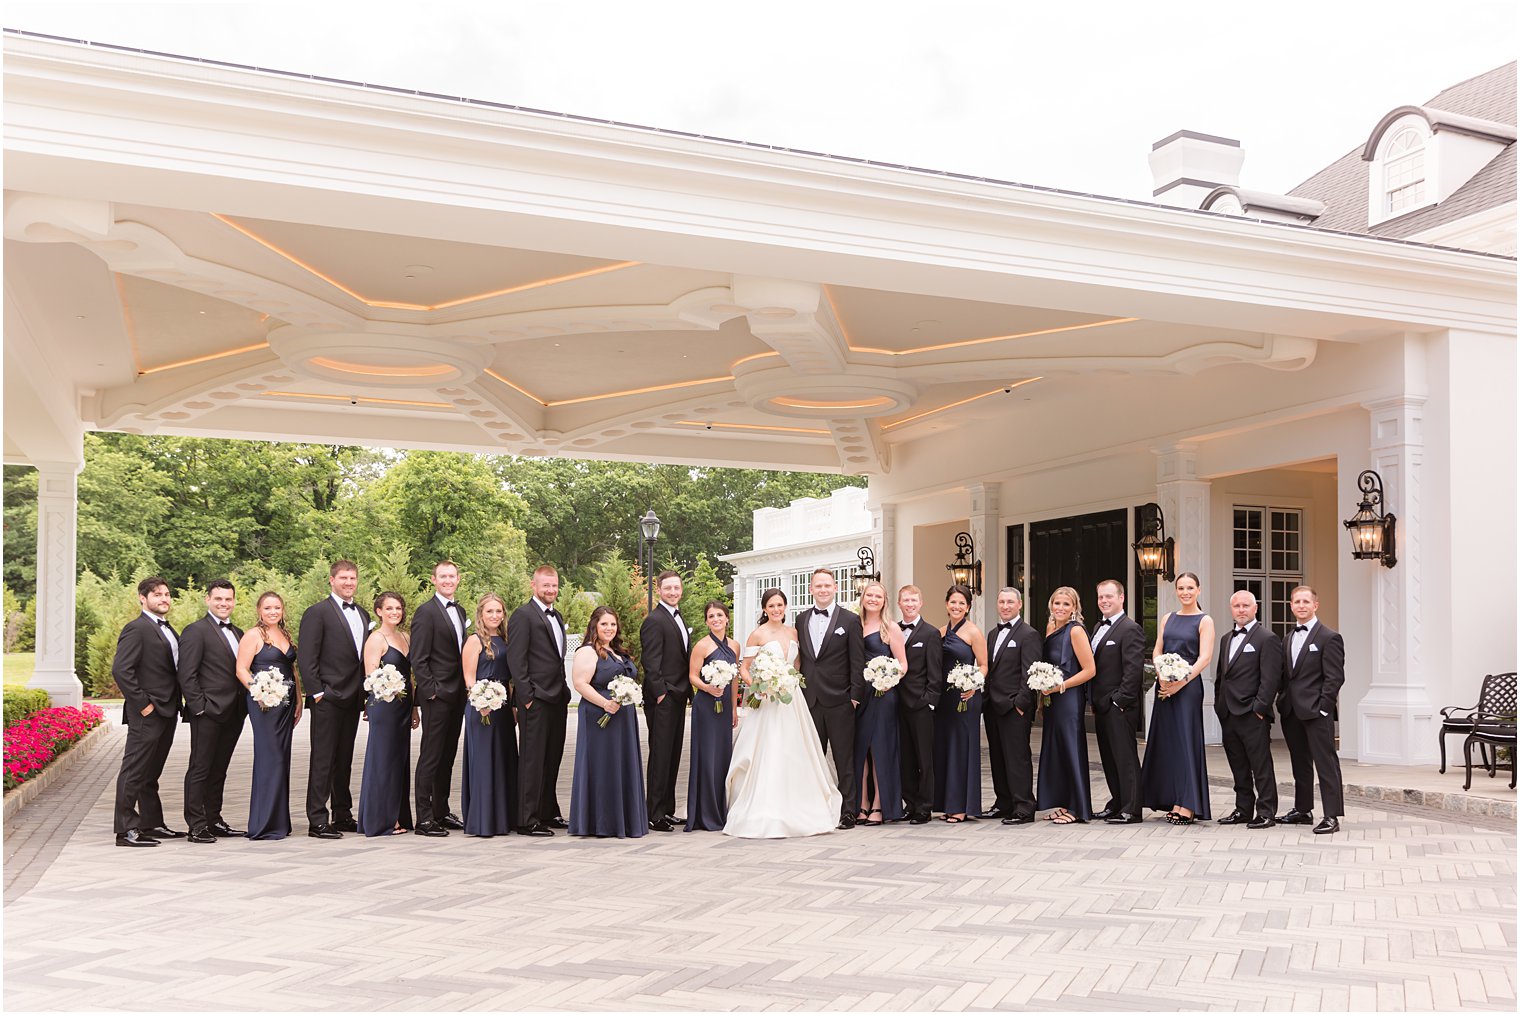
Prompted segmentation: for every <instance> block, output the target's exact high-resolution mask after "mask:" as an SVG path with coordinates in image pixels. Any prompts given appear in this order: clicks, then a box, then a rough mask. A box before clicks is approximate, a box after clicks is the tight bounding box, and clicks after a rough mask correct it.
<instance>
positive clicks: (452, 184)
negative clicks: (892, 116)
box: [4, 35, 1515, 763]
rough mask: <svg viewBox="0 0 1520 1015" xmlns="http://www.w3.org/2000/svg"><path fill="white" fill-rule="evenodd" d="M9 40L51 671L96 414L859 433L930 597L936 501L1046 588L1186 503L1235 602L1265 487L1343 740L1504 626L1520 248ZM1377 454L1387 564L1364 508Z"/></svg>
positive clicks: (689, 455)
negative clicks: (1278, 517) (1336, 703)
mask: <svg viewBox="0 0 1520 1015" xmlns="http://www.w3.org/2000/svg"><path fill="white" fill-rule="evenodd" d="M5 44H6V65H5V86H6V88H5V119H6V136H5V160H6V161H5V173H6V186H7V191H6V196H5V237H6V271H5V396H6V401H5V420H4V422H5V448H4V451H5V460H6V461H7V462H10V463H28V464H34V465H36V466H37V467H38V469H39V473H40V490H41V495H40V500H41V511H40V520H39V551H40V552H39V563H38V635H37V638H38V666H37V676H36V678H35V679H34V683H35V684H37V685H40V686H44V687H47V688H48V689H49V690H50V691H52V692H53V694H54V696H55V698H56V699H59V700H69V699H71V698H72V699H74V700H77V698H78V695H79V690H80V689H79V684H78V682H77V681H76V680H74V677H73V644H74V639H73V619H74V618H73V580H74V563H75V561H74V550H73V546H74V528H75V517H74V477H75V476H76V475H77V472H78V470H79V468H80V467H81V464H82V463H81V456H80V434H81V433H82V432H83V430H84V429H90V428H94V429H108V430H123V431H128V432H140V433H168V434H195V435H205V436H224V437H241V438H258V439H270V440H278V439H299V440H313V441H342V442H352V443H363V444H371V445H376V446H394V447H408V448H438V449H452V450H465V451H480V452H495V453H513V454H528V455H547V454H567V455H576V456H583V457H593V458H619V459H633V460H651V461H666V462H687V463H703V464H717V465H749V466H763V467H772V468H784V469H804V470H840V471H844V472H847V473H853V474H868V475H870V477H871V491H872V494H871V503H872V507H873V510H874V512H875V518H876V526H875V532H874V535H873V539H874V541H875V542H876V544H877V545H876V549H877V560H878V561H879V562H880V566H881V569H882V571H883V575H884V578H885V579H886V580H887V582H888V583H889V585H895V584H902V583H904V582H908V581H914V582H916V583H918V584H920V585H922V586H924V587H925V589H926V590H930V594H929V598H930V599H931V600H932V599H934V598H936V596H935V594H934V592H933V591H932V590H937V589H940V588H942V587H943V584H944V582H945V578H946V575H945V571H944V564H945V563H946V562H947V561H948V560H949V559H950V557H951V556H952V553H953V545H951V544H950V543H947V542H945V541H944V540H943V536H944V535H945V534H946V533H949V534H951V535H953V534H954V532H955V531H957V530H958V529H961V528H964V529H966V530H967V531H969V532H970V533H971V535H972V536H973V538H974V541H975V545H976V547H977V548H978V552H979V559H980V561H981V563H982V565H983V574H984V585H985V586H986V587H987V588H989V589H995V588H996V587H998V586H999V585H1002V584H1008V583H1010V582H1015V583H1020V582H1026V581H1027V582H1029V584H1027V585H1026V588H1027V589H1028V590H1030V591H1033V590H1034V589H1037V588H1040V587H1042V586H1041V585H1040V581H1041V576H1040V571H1039V567H1038V564H1037V562H1036V561H1035V560H1033V559H1031V560H1030V561H1028V563H1029V564H1030V565H1031V570H1029V571H1025V570H1023V565H1024V564H1025V563H1026V561H1025V559H1024V556H1023V555H1024V554H1025V553H1027V552H1031V551H1032V549H1033V546H1034V543H1033V540H1032V534H1031V530H1032V528H1033V527H1034V526H1036V525H1038V524H1041V523H1045V522H1051V521H1055V520H1060V519H1066V518H1077V517H1085V516H1088V515H1096V514H1100V513H1103V512H1113V511H1123V512H1127V513H1128V514H1129V515H1132V514H1133V509H1134V508H1135V507H1137V506H1140V505H1143V504H1146V503H1149V502H1156V503H1158V504H1159V505H1161V507H1162V508H1163V510H1164V512H1165V516H1166V519H1167V523H1168V526H1169V534H1170V535H1173V536H1174V537H1175V538H1176V540H1177V549H1178V560H1177V565H1178V568H1179V569H1182V570H1192V571H1196V572H1198V573H1199V574H1200V575H1201V576H1202V577H1203V580H1204V587H1205V596H1206V604H1207V607H1208V608H1209V609H1210V610H1211V611H1213V612H1215V613H1216V614H1217V613H1219V612H1221V611H1222V609H1223V604H1224V600H1226V599H1227V598H1228V593H1227V592H1225V591H1224V590H1226V589H1229V588H1230V587H1231V586H1232V583H1234V582H1236V581H1238V580H1241V579H1240V575H1241V574H1243V573H1246V572H1250V575H1251V576H1254V575H1255V574H1256V570H1257V569H1253V568H1250V567H1247V568H1245V569H1244V570H1243V569H1242V568H1241V567H1239V566H1237V565H1236V562H1235V559H1234V554H1235V550H1236V549H1237V546H1236V542H1235V541H1236V538H1237V532H1238V531H1239V530H1240V529H1241V526H1239V525H1237V524H1236V519H1235V517H1234V512H1235V511H1236V508H1237V506H1245V507H1248V508H1250V507H1259V508H1260V509H1262V510H1263V511H1264V512H1265V515H1264V516H1263V517H1264V521H1263V522H1262V524H1263V525H1265V526H1266V530H1270V529H1271V522H1272V518H1273V515H1272V512H1273V511H1274V510H1280V511H1283V512H1290V511H1298V512H1300V513H1299V514H1298V515H1297V517H1298V518H1299V519H1300V522H1301V524H1302V526H1303V527H1302V529H1301V530H1300V537H1301V539H1303V540H1304V541H1305V542H1304V543H1303V545H1302V546H1301V550H1302V551H1303V553H1304V554H1305V556H1304V557H1303V558H1302V559H1301V560H1300V561H1299V566H1298V568H1297V569H1296V570H1292V569H1283V568H1277V569H1275V570H1274V569H1273V568H1272V567H1271V566H1264V567H1262V568H1260V569H1259V570H1260V571H1261V580H1262V581H1263V582H1264V583H1265V584H1264V586H1263V589H1264V591H1270V588H1271V585H1270V583H1271V581H1272V580H1273V579H1272V575H1273V574H1292V575H1295V576H1297V577H1298V578H1300V579H1301V580H1305V581H1308V582H1309V583H1310V584H1314V585H1317V586H1318V587H1319V589H1320V594H1321V598H1322V601H1324V603H1325V612H1324V616H1325V619H1326V620H1327V621H1328V622H1330V623H1332V624H1333V625H1334V626H1337V627H1338V628H1339V629H1340V630H1342V632H1343V633H1344V635H1345V637H1346V642H1347V646H1348V654H1349V656H1350V659H1349V661H1348V685H1347V688H1346V690H1345V692H1343V695H1342V716H1341V718H1342V751H1343V753H1344V754H1346V755H1347V756H1349V757H1360V758H1363V759H1366V760H1378V761H1390V762H1402V763H1409V762H1413V761H1416V760H1419V759H1423V758H1425V757H1428V756H1430V755H1432V754H1433V751H1434V744H1435V738H1434V727H1433V726H1432V717H1433V715H1434V714H1435V710H1436V709H1437V708H1438V707H1439V706H1440V705H1442V704H1447V703H1450V702H1451V701H1455V700H1457V699H1469V698H1472V697H1474V694H1473V692H1474V691H1475V689H1476V686H1477V683H1478V681H1479V680H1480V679H1481V677H1482V674H1483V673H1485V672H1489V671H1492V670H1497V669H1513V650H1514V643H1515V617H1514V612H1513V609H1512V606H1511V605H1510V603H1509V601H1508V599H1507V598H1505V597H1492V596H1483V595H1480V594H1478V591H1479V590H1485V589H1489V588H1493V587H1495V586H1498V587H1503V588H1508V587H1511V586H1512V585H1513V581H1514V566H1513V564H1514V559H1515V536H1514V527H1513V525H1512V524H1510V523H1509V522H1508V521H1507V522H1506V523H1505V524H1502V525H1497V526H1480V525H1476V524H1473V523H1472V517H1473V514H1474V512H1475V511H1476V510H1478V509H1479V508H1480V506H1482V505H1489V506H1491V509H1496V510H1498V511H1501V512H1503V513H1504V514H1506V515H1512V514H1513V505H1514V496H1515V438H1514V434H1515V401H1514V372H1515V355H1514V295H1515V289H1514V264H1513V261H1512V260H1511V259H1508V258H1500V257H1494V256H1489V255H1483V254H1476V253H1471V252H1465V251H1459V250H1450V249H1444V248H1438V247H1431V246H1424V245H1419V244H1413V243H1407V242H1398V241H1389V240H1380V239H1374V238H1369V237H1364V236H1354V235H1343V234H1338V233H1333V232H1326V231H1317V230H1313V229H1309V228H1304V227H1301V226H1297V225H1291V224H1287V223H1279V222H1263V221H1257V220H1253V219H1248V218H1244V217H1236V216H1230V215H1222V214H1212V213H1202V212H1190V211H1183V210H1179V209H1174V208H1167V207H1162V206H1159V205H1153V204H1145V203H1138V202H1130V201H1122V200H1116V199H1108V198H1099V197H1092V196H1088V195H1077V194H1069V193H1062V192H1058V191H1051V190H1046V189H1036V188H1027V187H1020V186H1016V185H1011V184H1006V183H1001V182H996V181H989V180H982V179H968V178H964V177H956V176H952V175H947V174H940V173H933V172H927V171H920V170H913V169H907V168H903V167H895V166H883V165H876V164H871V163H866V162H861V161H858V160H851V159H839V158H832V157H828V156H824V155H818V154H812V153H801V152H791V151H782V150H774V149H770V148H766V147H763V146H757V145H747V144H741V143H736V142H730V141H722V140H716V139H709V138H702V137H693V136H690V135H685V134H678V133H671V132H661V131H656V130H649V129H644V128H637V127H630V126H626V125H619V124H610V123H605V122H598V121H590V120H580V119H574V118H570V117H564V116H558V115H553V114H545V113H541V112H535V111H528V110H520V109H514V108H509V107H503V106H498V105H491V104H488V103H479V102H472V101H467V100H462V99H457V98H449V97H443V96H431V95H420V94H415V93H408V92H404V91H397V90H390V89H377V88H372V87H366V86H363V85H358V84H354V83H345V82H332V81H323V80H319V79H313V78H309V77H304V76H293V75H282V74H276V73H271V72H266V71H257V70H253V69H249V68H239V67H229V66H225V65H211V64H205V63H200V62H196V61H193V60H181V59H173V58H166V57H160V56H150V55H144V54H140V53H135V52H125V51H119V50H113V49H110V48H107V47H96V46H88V45H81V44H77V43H68V42H60V41H51V40H44V39H38V38H34V37H23V36H19V35H7V37H6V43H5ZM1367 468H1373V469H1376V470H1377V471H1378V472H1379V473H1380V475H1381V477H1382V480H1383V483H1384V488H1385V493H1386V498H1387V499H1386V504H1385V508H1386V509H1387V510H1390V511H1393V512H1394V513H1395V514H1396V515H1397V516H1398V539H1399V559H1398V563H1397V566H1396V567H1393V568H1387V567H1380V566H1378V565H1376V564H1374V563H1369V562H1360V561H1352V560H1351V559H1350V556H1349V552H1348V551H1347V548H1346V543H1345V538H1344V536H1343V535H1341V534H1340V533H1339V531H1338V525H1339V520H1340V519H1341V518H1344V517H1348V516H1349V515H1350V514H1351V513H1352V511H1354V510H1355V506H1356V504H1357V501H1358V500H1359V499H1360V494H1359V491H1358V490H1357V487H1356V479H1357V476H1358V474H1359V473H1360V472H1361V471H1362V470H1363V469H1367ZM630 510H631V511H632V508H631V509H630ZM1284 517H1285V518H1286V517H1287V515H1286V514H1284ZM1246 522H1247V524H1246V525H1245V531H1246V532H1247V533H1248V535H1249V532H1250V531H1252V530H1251V528H1250V524H1249V523H1250V519H1249V518H1247V519H1246ZM1124 524H1125V526H1126V528H1125V532H1124V534H1123V536H1122V537H1120V536H1118V535H1114V538H1115V539H1120V538H1122V539H1124V540H1126V541H1127V540H1130V539H1132V538H1133V537H1134V535H1135V532H1134V529H1133V521H1132V519H1130V520H1126V521H1125V522H1124ZM1013 528H1018V529H1019V530H1020V531H1019V536H1018V538H1019V540H1020V542H1018V544H1017V546H1015V543H1014V541H1013V533H1012V531H1011V530H1012V529H1013ZM1266 530H1263V529H1262V528H1261V526H1258V528H1257V530H1256V531H1257V532H1258V534H1260V533H1261V532H1263V531H1266ZM1111 534H1112V533H1111ZM1267 539H1268V543H1270V538H1269V536H1268V537H1267ZM1042 545H1043V544H1042ZM1052 545H1054V544H1052ZM1258 545H1260V544H1258ZM1246 549H1250V547H1246ZM1270 549H1271V548H1270V546H1268V547H1267V551H1268V552H1269V554H1270ZM1015 557H1017V558H1018V559H1017V560H1015V559H1014V558H1015ZM1124 560H1125V564H1124V567H1125V568H1126V571H1125V573H1124V574H1120V575H1117V577H1121V578H1126V579H1130V584H1131V586H1133V585H1134V584H1135V583H1134V581H1133V579H1134V577H1135V576H1134V575H1133V574H1132V573H1130V571H1129V568H1130V567H1131V565H1130V563H1129V562H1128V558H1124ZM1248 563H1249V561H1248ZM1015 564H1017V565H1019V568H1020V569H1019V570H1015V569H1014V565H1015ZM1269 564H1270V562H1269ZM1251 580H1255V579H1254V577H1252V578H1251ZM1082 591H1084V593H1086V592H1087V590H1082ZM1159 594H1160V602H1159V603H1158V608H1159V609H1161V610H1164V609H1166V595H1167V591H1166V587H1165V586H1164V585H1163V586H1162V587H1161V589H1160V590H1159ZM1033 598H1034V597H1033V596H1031V599H1033ZM1134 598H1136V599H1138V598H1139V596H1138V595H1136V596H1135V597H1134ZM985 602H986V601H985V600H983V603H982V604H981V609H982V610H983V611H985V610H986V606H985ZM1132 605H1134V604H1132ZM1030 607H1031V609H1030V611H1029V616H1030V619H1031V620H1036V621H1040V620H1043V604H1041V603H1037V602H1031V604H1030Z"/></svg>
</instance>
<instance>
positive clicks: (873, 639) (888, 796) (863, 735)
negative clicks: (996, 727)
mask: <svg viewBox="0 0 1520 1015" xmlns="http://www.w3.org/2000/svg"><path fill="white" fill-rule="evenodd" d="M865 640H866V662H870V661H871V660H872V659H875V658H876V657H877V656H888V657H890V656H891V655H892V648H891V646H890V645H887V644H886V643H885V642H884V641H882V637H881V632H880V631H872V632H871V633H870V634H868V635H866V639H865ZM968 707H969V706H968ZM867 759H869V760H870V761H871V764H872V765H873V766H874V767H875V769H876V795H877V796H879V797H880V798H881V820H883V821H901V820H902V817H903V798H902V740H901V734H900V733H899V732H898V726H897V688H895V687H894V688H892V690H890V691H888V692H887V693H886V694H883V695H882V696H881V697H877V696H876V692H875V691H874V690H872V689H871V685H870V684H867V685H866V700H865V701H862V702H861V703H860V708H859V709H858V710H857V711H856V712H855V785H857V786H859V787H861V789H862V791H863V793H862V795H863V797H864V798H865V799H866V800H870V799H871V792H870V789H869V787H867V786H866V778H867V772H868V770H867V767H866V761H867ZM846 803H847V805H848V806H850V807H854V806H856V805H857V804H858V803H859V801H846Z"/></svg>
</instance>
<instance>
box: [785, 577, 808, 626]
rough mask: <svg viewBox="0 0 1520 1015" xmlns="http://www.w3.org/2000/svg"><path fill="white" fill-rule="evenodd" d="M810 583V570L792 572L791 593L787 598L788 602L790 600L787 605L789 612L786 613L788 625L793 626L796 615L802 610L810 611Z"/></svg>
mask: <svg viewBox="0 0 1520 1015" xmlns="http://www.w3.org/2000/svg"><path fill="white" fill-rule="evenodd" d="M812 582H813V572H812V571H811V570H807V571H793V572H792V573H791V583H792V591H791V594H790V595H789V596H788V597H787V598H788V599H789V600H791V602H790V604H789V612H788V613H787V617H786V619H787V622H788V623H792V624H795V623H796V622H797V614H799V613H801V612H802V611H803V610H809V609H812V607H813V586H812Z"/></svg>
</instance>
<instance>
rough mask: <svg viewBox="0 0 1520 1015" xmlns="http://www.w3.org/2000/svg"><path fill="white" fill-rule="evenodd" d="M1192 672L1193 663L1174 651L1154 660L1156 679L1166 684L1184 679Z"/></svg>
mask: <svg viewBox="0 0 1520 1015" xmlns="http://www.w3.org/2000/svg"><path fill="white" fill-rule="evenodd" d="M1191 672H1193V664H1192V663H1190V662H1188V661H1187V660H1186V659H1184V658H1182V657H1181V656H1180V655H1178V654H1177V653H1175V652H1168V653H1167V654H1166V655H1164V656H1162V657H1161V658H1159V659H1157V660H1156V679H1157V680H1160V681H1164V682H1165V683H1168V684H1175V683H1176V682H1177V681H1179V680H1186V679H1187V678H1188V674H1189V673H1191Z"/></svg>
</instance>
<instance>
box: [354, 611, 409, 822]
mask: <svg viewBox="0 0 1520 1015" xmlns="http://www.w3.org/2000/svg"><path fill="white" fill-rule="evenodd" d="M375 618H376V619H377V620H378V621H379V623H380V626H379V627H378V628H377V629H376V630H374V631H371V632H370V636H369V637H368V638H367V639H365V642H364V672H365V675H366V676H367V675H368V674H371V673H374V672H375V671H376V670H378V669H379V668H380V667H382V666H385V665H387V664H389V665H391V666H394V667H396V669H397V670H398V671H400V673H401V676H402V677H403V678H405V680H406V690H405V691H404V692H402V694H401V696H400V697H399V698H397V699H396V700H394V701H381V700H380V699H379V698H376V697H375V696H374V695H370V696H369V700H368V702H366V704H365V706H364V721H365V723H366V725H367V726H368V727H369V733H368V734H367V735H366V737H365V740H364V775H363V778H361V779H360V781H359V814H358V818H359V831H360V832H361V833H362V834H364V835H366V836H375V835H390V834H392V833H398V834H399V833H404V832H409V831H411V829H412V802H411V797H410V794H409V793H408V792H407V791H408V790H409V789H411V784H412V733H411V731H412V730H414V729H416V728H417V725H418V722H417V706H416V704H415V703H414V701H413V699H412V690H413V689H412V660H411V657H410V656H409V655H408V654H407V653H408V652H409V651H410V649H411V640H410V639H409V638H408V637H407V634H406V632H405V631H403V630H401V625H402V624H404V623H405V622H406V600H405V599H402V598H401V596H400V595H399V594H397V593H395V592H382V593H380V595H379V596H377V597H376V598H375Z"/></svg>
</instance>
